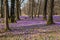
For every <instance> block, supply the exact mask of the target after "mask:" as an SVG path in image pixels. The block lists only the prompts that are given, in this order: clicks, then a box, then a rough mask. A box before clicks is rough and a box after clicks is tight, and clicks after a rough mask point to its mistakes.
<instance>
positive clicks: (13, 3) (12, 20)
mask: <svg viewBox="0 0 60 40" xmlns="http://www.w3.org/2000/svg"><path fill="white" fill-rule="evenodd" d="M14 7H15V0H11V15H10V18H11V22H12V23H14V22H16V21H15V11H14Z"/></svg>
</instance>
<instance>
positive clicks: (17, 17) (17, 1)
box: [16, 0, 20, 20]
mask: <svg viewBox="0 0 60 40" xmlns="http://www.w3.org/2000/svg"><path fill="white" fill-rule="evenodd" d="M19 12H20V1H19V0H16V20H20V18H19Z"/></svg>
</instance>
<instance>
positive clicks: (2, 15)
mask: <svg viewBox="0 0 60 40" xmlns="http://www.w3.org/2000/svg"><path fill="white" fill-rule="evenodd" d="M3 17H4V14H3V0H1V18H3Z"/></svg>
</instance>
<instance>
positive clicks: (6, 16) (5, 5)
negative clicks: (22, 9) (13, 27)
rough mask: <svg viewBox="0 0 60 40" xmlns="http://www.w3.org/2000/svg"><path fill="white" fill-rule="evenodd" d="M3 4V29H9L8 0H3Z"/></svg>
mask: <svg viewBox="0 0 60 40" xmlns="http://www.w3.org/2000/svg"><path fill="white" fill-rule="evenodd" d="M3 4H4V13H5V20H4V21H5V30H6V31H7V30H10V28H9V24H8V6H7V5H8V0H4V1H3Z"/></svg>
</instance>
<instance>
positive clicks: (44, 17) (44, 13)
mask: <svg viewBox="0 0 60 40" xmlns="http://www.w3.org/2000/svg"><path fill="white" fill-rule="evenodd" d="M44 2H45V3H44V12H43V19H44V20H46V19H47V18H46V15H47V2H48V0H44Z"/></svg>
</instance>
